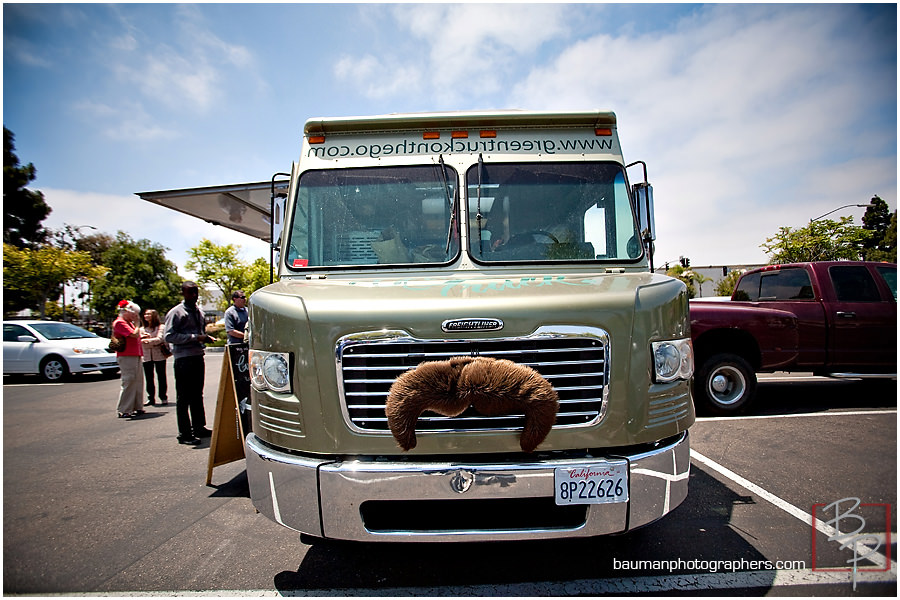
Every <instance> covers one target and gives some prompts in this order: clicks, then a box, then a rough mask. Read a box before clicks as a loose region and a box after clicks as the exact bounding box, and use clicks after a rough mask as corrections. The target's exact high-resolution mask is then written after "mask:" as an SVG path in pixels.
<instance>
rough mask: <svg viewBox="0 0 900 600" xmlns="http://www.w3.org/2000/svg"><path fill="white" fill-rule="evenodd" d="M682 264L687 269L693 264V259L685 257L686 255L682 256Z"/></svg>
mask: <svg viewBox="0 0 900 600" xmlns="http://www.w3.org/2000/svg"><path fill="white" fill-rule="evenodd" d="M681 266H682V267H684V268H685V269H687V268H688V267H690V266H691V259H689V258H685V257H684V256H682V257H681Z"/></svg>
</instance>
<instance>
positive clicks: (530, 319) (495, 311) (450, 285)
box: [263, 273, 668, 341]
mask: <svg viewBox="0 0 900 600" xmlns="http://www.w3.org/2000/svg"><path fill="white" fill-rule="evenodd" d="M665 281H668V280H667V279H666V278H661V277H659V276H655V275H652V274H650V273H633V274H621V273H617V274H605V273H604V274H590V275H579V276H573V275H522V276H514V277H511V276H498V277H485V276H484V275H483V274H478V275H477V276H473V277H471V278H468V277H450V278H443V277H441V278H435V277H408V278H400V277H398V278H382V279H364V280H362V279H355V280H351V279H345V278H337V277H335V278H328V279H318V280H316V279H313V280H305V279H303V280H285V281H282V282H279V283H277V284H275V285H272V286H269V287H267V288H265V292H263V293H271V294H278V295H285V296H291V297H294V298H298V299H300V300H301V301H302V303H303V305H304V308H305V311H306V315H307V318H308V319H309V323H310V326H311V327H312V328H313V329H314V330H317V329H319V328H320V327H325V328H327V330H328V331H329V332H330V335H328V336H327V337H329V338H331V340H333V339H335V338H337V337H339V336H340V335H343V334H345V333H349V332H353V333H356V332H360V331H378V330H382V329H403V330H405V331H407V332H409V333H410V334H412V335H414V336H416V337H420V336H427V337H434V336H439V337H443V336H444V335H445V334H444V333H443V332H442V330H441V324H442V323H443V322H444V321H446V320H450V319H470V318H486V319H500V320H501V321H503V329H502V331H503V333H502V334H500V335H526V334H528V333H531V332H532V331H534V329H535V328H536V327H538V326H540V325H543V324H547V323H554V324H591V325H594V326H600V327H604V328H612V329H615V330H617V331H623V330H624V332H625V333H628V332H630V330H631V319H632V316H633V312H634V306H635V298H636V295H637V292H638V290H639V289H641V288H642V287H645V286H652V285H654V284H658V283H662V282H665ZM323 333H325V332H324V331H322V330H319V331H315V332H314V334H313V335H314V337H316V338H319V339H320V340H321V338H320V335H321V334H323ZM317 334H318V335H317ZM492 335H497V333H493V334H492ZM322 341H325V340H322Z"/></svg>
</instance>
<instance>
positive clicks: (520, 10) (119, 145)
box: [3, 3, 897, 273]
mask: <svg viewBox="0 0 900 600" xmlns="http://www.w3.org/2000/svg"><path fill="white" fill-rule="evenodd" d="M3 45H4V52H3V123H4V125H5V126H6V127H8V128H9V129H11V130H12V131H13V133H14V134H15V136H16V151H17V154H18V156H19V158H20V160H21V161H22V162H25V163H27V162H32V163H34V165H35V166H36V167H37V170H38V178H37V180H36V181H35V182H34V183H33V185H32V186H31V187H32V189H38V190H41V191H42V192H43V193H44V195H45V197H46V199H47V202H48V204H50V206H51V207H52V208H53V213H52V214H51V216H50V217H49V218H48V220H47V221H46V222H45V224H46V225H47V226H50V227H61V226H62V225H63V223H70V224H73V225H90V226H93V227H97V228H98V229H99V230H101V231H105V232H108V233H111V234H114V233H115V232H116V231H117V230H120V229H121V230H124V231H127V232H129V233H130V234H131V235H132V236H133V237H135V238H147V239H150V240H152V241H154V242H159V243H161V244H162V245H164V246H166V247H167V248H169V249H170V251H169V252H168V253H167V255H168V256H169V258H170V259H171V260H173V261H175V262H176V264H178V265H179V266H180V270H181V272H182V273H185V271H184V267H183V265H184V263H185V262H186V258H187V257H186V254H185V252H186V250H187V248H189V247H191V246H193V245H195V244H196V242H197V241H199V239H200V238H201V237H206V238H209V239H211V240H213V241H215V242H217V243H236V244H239V245H241V246H242V247H243V249H244V256H245V258H247V259H248V260H252V259H254V258H256V257H257V256H267V250H266V246H265V244H263V243H262V242H258V241H256V240H254V239H252V238H249V237H247V236H244V235H241V234H238V233H234V232H229V231H227V230H224V229H222V228H218V227H215V226H212V225H207V224H205V223H203V222H202V221H199V220H197V219H193V218H191V217H187V216H183V215H179V214H176V213H174V212H172V211H169V210H167V209H164V208H161V207H158V206H155V205H151V204H149V203H147V202H145V201H142V200H140V199H139V198H138V197H137V196H135V195H134V193H135V192H140V191H151V190H163V189H174V188H184V187H195V186H205V185H216V184H226V183H240V182H250V181H263V180H268V179H269V178H270V177H271V175H272V174H273V173H275V172H278V171H287V170H289V169H290V165H291V162H292V161H294V160H296V159H297V158H298V157H299V154H300V139H301V135H302V128H303V123H304V122H305V121H306V120H307V119H308V118H312V117H322V116H350V115H368V114H382V113H390V112H405V111H429V110H452V109H459V110H469V109H493V108H497V109H504V108H524V109H535V110H556V109H578V110H580V109H590V108H604V109H612V110H614V111H615V112H616V113H617V115H618V120H619V135H620V138H621V143H622V147H623V151H624V153H625V158H626V160H628V161H634V160H644V161H647V163H648V166H649V174H650V180H651V182H652V183H653V184H654V188H655V196H656V212H657V214H656V221H657V227H658V233H659V239H658V241H657V263H661V262H664V261H667V260H677V259H678V257H679V256H688V257H690V258H691V262H692V264H693V265H695V266H702V265H719V264H741V263H756V262H765V261H766V256H765V254H764V252H763V251H762V250H761V249H760V247H759V245H760V244H762V243H763V242H764V241H765V239H766V238H767V237H771V236H773V235H774V234H775V233H776V232H777V231H778V228H779V227H780V226H791V227H801V226H803V225H805V224H806V223H808V221H809V219H811V218H813V217H817V216H819V215H821V214H823V213H826V212H828V211H830V210H832V209H834V208H837V207H839V206H842V205H844V204H856V203H859V204H866V203H868V201H869V199H870V198H871V197H872V196H873V195H875V194H877V195H879V196H881V197H882V198H883V199H885V200H886V201H887V202H888V204H889V205H890V207H891V209H892V210H893V209H896V206H897V8H896V5H894V4H887V5H885V4H881V5H856V4H823V5H810V4H799V5H786V4H764V5H736V4H717V5H697V4H690V5H681V4H662V5H648V4H633V5H632V4H628V5H617V4H509V3H507V4H496V5H484V4H461V5H447V4H265V5H257V4H189V5H172V4H113V5H100V4H9V3H6V4H4V5H3ZM863 212H864V209H845V210H842V211H840V212H838V213H835V214H834V215H833V217H834V218H837V217H839V216H854V217H855V221H856V222H857V223H861V217H862V213H863Z"/></svg>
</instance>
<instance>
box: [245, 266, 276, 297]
mask: <svg viewBox="0 0 900 600" xmlns="http://www.w3.org/2000/svg"><path fill="white" fill-rule="evenodd" d="M271 271H274V269H272V270H271ZM273 275H275V273H271V274H270V269H269V260H268V259H267V258H257V259H256V260H254V261H253V262H252V263H250V268H249V269H248V270H247V282H246V283H245V284H244V288H243V289H244V291H245V292H246V293H247V296H248V297H249V296H250V294H252V293H253V292H254V291H256V290H258V289H259V288H261V287H265V286H267V285H269V281H270V280H272V279H273Z"/></svg>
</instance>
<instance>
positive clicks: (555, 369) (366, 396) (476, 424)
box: [336, 326, 609, 431]
mask: <svg viewBox="0 0 900 600" xmlns="http://www.w3.org/2000/svg"><path fill="white" fill-rule="evenodd" d="M453 356H485V357H489V358H505V359H507V360H512V361H514V362H517V363H519V364H523V365H526V366H529V367H531V368H533V369H534V370H536V371H537V372H538V373H540V374H541V375H542V376H543V377H544V378H545V379H547V380H548V381H549V382H550V383H551V384H552V385H553V388H554V389H555V390H556V392H557V394H558V395H559V401H560V406H559V412H558V413H557V417H556V425H555V426H554V427H566V426H569V427H574V426H581V425H587V424H591V423H594V422H596V421H598V420H599V419H601V418H602V417H603V414H604V413H605V411H606V398H607V395H608V387H607V380H608V375H609V338H608V335H607V334H606V332H605V331H603V330H602V329H592V328H584V327H570V326H558V327H542V328H541V329H539V330H538V331H537V332H535V333H534V334H532V335H530V336H526V337H517V338H494V339H468V340H466V339H454V340H442V339H432V340H422V339H415V338H413V337H411V336H409V335H408V334H407V333H405V332H402V331H388V332H383V331H382V332H370V333H362V334H357V335H351V336H346V337H344V338H341V340H339V342H338V345H337V349H336V360H337V366H338V369H337V372H338V378H339V381H338V387H339V389H340V391H341V393H342V396H343V397H342V405H343V409H344V417H345V419H346V420H347V422H348V423H349V425H350V426H351V427H352V428H353V429H355V430H358V431H388V425H387V417H386V416H385V413H384V405H385V401H386V400H387V395H388V392H389V391H390V388H391V385H392V384H393V383H394V380H395V379H396V378H397V377H398V376H400V375H402V374H403V373H405V372H406V371H408V370H410V369H412V368H415V367H416V366H417V365H418V364H419V363H421V362H424V361H433V360H446V359H448V358H451V357H453ZM524 423H525V418H524V415H503V416H495V417H487V416H484V415H480V414H478V413H477V412H475V411H474V410H473V409H472V408H471V407H470V408H469V410H467V411H466V412H464V413H462V414H461V415H459V416H457V417H444V416H441V415H438V414H435V413H431V412H425V413H424V414H423V415H422V416H421V417H420V418H419V421H418V423H417V425H416V430H417V431H465V430H487V429H489V430H504V429H521V428H522V426H523V425H524Z"/></svg>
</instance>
